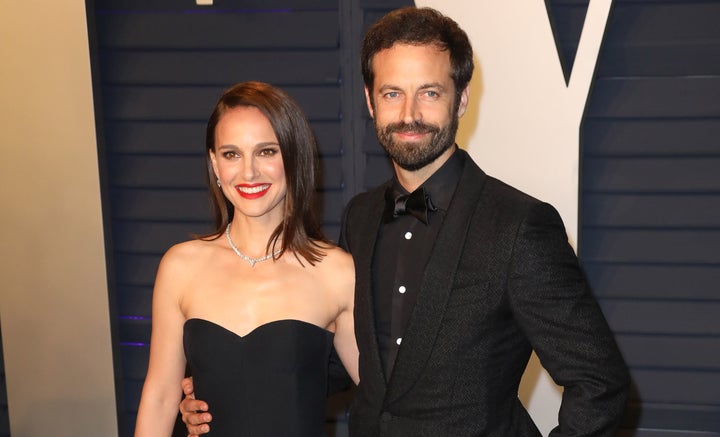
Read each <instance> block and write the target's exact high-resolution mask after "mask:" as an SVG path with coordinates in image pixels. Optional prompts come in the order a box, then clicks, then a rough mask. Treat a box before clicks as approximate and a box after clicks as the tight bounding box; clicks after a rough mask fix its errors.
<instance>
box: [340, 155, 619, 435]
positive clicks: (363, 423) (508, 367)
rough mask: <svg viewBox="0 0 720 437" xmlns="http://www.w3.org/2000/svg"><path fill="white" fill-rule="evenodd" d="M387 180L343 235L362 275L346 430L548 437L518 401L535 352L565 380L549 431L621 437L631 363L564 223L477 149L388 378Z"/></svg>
mask: <svg viewBox="0 0 720 437" xmlns="http://www.w3.org/2000/svg"><path fill="white" fill-rule="evenodd" d="M457 153H465V152H464V151H462V150H458V152H457ZM387 186H388V183H386V184H384V185H382V186H380V187H378V188H376V189H374V190H372V191H369V192H367V193H363V194H360V195H358V196H356V197H355V198H353V200H352V201H351V202H350V203H349V205H348V207H347V208H346V211H345V217H344V222H343V228H342V232H341V237H340V244H341V245H342V246H343V247H344V248H345V249H346V250H348V251H349V252H350V253H352V255H353V257H354V259H355V273H356V289H355V293H356V295H355V335H356V337H357V340H358V347H359V349H360V384H359V386H358V387H357V390H356V392H355V397H354V400H353V404H352V407H351V410H350V433H351V435H352V436H354V437H373V436H392V437H396V436H413V437H418V436H433V437H438V436H453V437H458V436H462V437H465V436H498V437H515V436H539V435H540V434H539V432H538V430H537V428H536V427H535V425H534V423H533V422H532V420H531V418H530V417H529V415H528V413H527V412H526V410H525V408H523V406H522V404H521V403H520V401H519V400H518V385H519V383H520V378H521V376H522V374H523V371H524V369H525V367H526V365H527V362H528V359H529V356H530V353H531V351H532V350H533V349H534V350H535V351H536V353H537V355H538V356H539V358H540V361H541V363H542V364H543V366H544V367H545V368H546V369H547V370H548V372H549V373H550V375H551V376H552V378H553V379H554V380H555V382H556V383H557V384H559V385H562V386H563V387H564V394H563V400H562V407H561V411H560V417H559V426H558V427H557V428H556V429H555V430H554V431H553V433H552V434H551V435H552V436H610V435H612V434H613V433H614V432H615V429H616V428H617V425H618V423H619V420H620V418H621V415H622V412H623V410H624V407H625V403H626V397H627V388H628V385H629V377H628V373H627V368H626V366H625V363H624V361H623V359H622V357H621V355H620V352H619V351H618V348H617V346H616V343H615V341H614V338H613V336H612V333H611V331H610V329H609V328H608V325H607V323H606V321H605V319H604V317H603V314H602V312H601V310H600V308H599V306H598V305H597V302H596V301H595V299H594V298H593V296H592V294H591V293H590V291H589V289H588V286H587V283H586V281H585V278H584V276H583V274H582V272H581V270H580V268H579V266H578V262H577V258H576V256H575V254H574V252H573V250H572V248H571V247H570V245H569V244H568V242H567V235H566V233H565V228H564V227H563V224H562V220H561V219H560V217H559V215H558V214H557V212H556V211H555V209H554V208H553V207H552V206H550V205H548V204H546V203H542V202H540V201H538V200H536V199H534V198H532V197H530V196H528V195H526V194H523V193H521V192H520V191H518V190H516V189H514V188H512V187H510V186H508V185H506V184H504V183H502V182H500V181H498V180H497V179H494V178H492V177H489V176H487V175H486V174H485V173H484V172H483V171H482V170H481V169H480V168H479V167H477V165H475V163H474V162H473V161H472V159H471V158H470V157H469V156H466V159H465V166H464V169H463V173H462V176H461V179H460V182H459V184H458V187H457V189H456V190H455V194H454V196H453V199H452V202H451V204H450V207H449V209H448V211H447V215H446V217H445V220H444V222H443V224H442V227H441V229H440V232H439V235H438V237H437V239H436V241H435V243H434V246H433V250H432V254H431V256H430V259H429V261H428V264H427V266H425V268H424V269H422V271H423V272H424V274H423V279H422V286H421V288H420V291H419V295H418V300H417V304H416V306H415V308H414V310H413V313H412V316H411V319H410V321H409V323H408V327H407V330H406V332H405V334H404V335H403V343H402V346H401V348H400V351H399V353H398V356H397V360H396V362H395V366H394V369H393V373H392V375H390V376H389V378H388V380H387V381H386V378H385V375H384V373H383V369H382V365H381V361H380V356H379V352H378V344H377V339H376V335H375V318H374V316H373V310H372V309H373V302H372V299H373V297H372V296H373V294H372V291H371V289H370V287H371V284H372V280H371V272H372V266H371V261H372V259H373V250H374V246H375V240H376V236H377V233H378V229H379V227H380V224H381V218H382V213H383V208H384V193H385V189H386V188H387Z"/></svg>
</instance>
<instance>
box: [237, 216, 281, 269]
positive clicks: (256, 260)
mask: <svg viewBox="0 0 720 437" xmlns="http://www.w3.org/2000/svg"><path fill="white" fill-rule="evenodd" d="M225 237H227V241H228V243H230V247H231V248H232V250H233V252H235V253H236V254H237V256H239V257H240V258H242V259H244V260H245V261H247V262H248V263H250V267H255V264H257V263H261V262H263V261H267V260H269V259H270V258H272V257H275V256H277V255H280V252H282V250H281V249H278V250H276V251H275V252H273V253H271V254H268V255H265V256H261V257H259V258H251V257H249V256H247V255H245V254H244V253H242V252H240V250H239V249H238V248H237V247H236V246H235V243H233V241H232V238H230V223H228V225H227V228H225Z"/></svg>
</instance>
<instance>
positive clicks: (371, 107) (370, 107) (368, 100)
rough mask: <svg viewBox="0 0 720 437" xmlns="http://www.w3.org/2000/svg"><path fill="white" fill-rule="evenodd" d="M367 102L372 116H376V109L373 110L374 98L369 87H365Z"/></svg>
mask: <svg viewBox="0 0 720 437" xmlns="http://www.w3.org/2000/svg"><path fill="white" fill-rule="evenodd" d="M365 103H366V104H367V108H368V112H369V113H370V117H372V118H375V111H374V110H373V105H372V99H371V98H370V90H368V88H367V87H365Z"/></svg>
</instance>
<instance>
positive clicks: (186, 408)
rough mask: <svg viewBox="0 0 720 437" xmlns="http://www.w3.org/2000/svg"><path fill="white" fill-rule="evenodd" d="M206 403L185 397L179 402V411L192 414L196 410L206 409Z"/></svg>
mask: <svg viewBox="0 0 720 437" xmlns="http://www.w3.org/2000/svg"><path fill="white" fill-rule="evenodd" d="M207 410H208V405H207V404H206V403H205V402H203V401H197V400H195V399H190V398H185V399H183V400H182V402H180V412H181V413H182V414H183V416H184V415H185V414H194V413H197V412H198V411H207Z"/></svg>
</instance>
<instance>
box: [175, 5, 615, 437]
mask: <svg viewBox="0 0 720 437" xmlns="http://www.w3.org/2000/svg"><path fill="white" fill-rule="evenodd" d="M472 56H473V54H472V48H471V46H470V43H469V41H468V38H467V35H466V34H465V32H463V31H462V30H461V29H460V28H459V27H458V26H457V24H456V23H455V22H454V21H452V20H451V19H449V18H448V17H445V16H443V15H442V14H440V13H438V12H437V11H435V10H433V9H428V8H420V9H418V8H405V9H400V10H396V11H394V12H391V13H390V14H388V15H387V16H385V17H384V18H383V19H381V20H380V21H379V22H378V23H376V24H375V25H373V26H372V27H371V28H370V30H369V31H368V33H367V35H366V37H365V40H364V42H363V47H362V69H363V79H364V82H365V92H366V98H367V104H368V109H369V111H370V114H371V115H372V117H373V120H374V123H375V128H376V132H377V135H378V139H379V141H380V143H381V144H382V145H383V147H384V148H385V150H386V151H387V153H388V155H389V156H390V157H391V159H392V162H393V166H394V169H395V177H394V178H393V179H392V180H391V181H388V182H387V183H385V184H383V185H381V186H380V187H378V188H376V189H374V190H372V191H369V192H367V193H363V194H360V195H358V196H356V197H355V198H354V199H353V200H352V201H351V202H350V204H349V205H348V207H347V208H346V211H345V218H344V222H343V229H342V233H341V245H343V246H344V247H345V248H346V249H347V250H348V251H349V252H350V253H352V255H353V258H354V259H355V271H356V276H357V277H356V295H355V335H356V337H357V340H358V347H359V349H360V384H359V386H358V387H357V390H356V393H355V397H354V399H353V404H352V407H351V411H350V424H349V426H350V433H351V435H353V436H356V437H373V436H392V437H395V436H425V435H426V436H498V437H510V436H539V435H540V433H539V431H538V430H537V427H536V426H535V425H534V423H533V422H532V420H531V418H530V417H529V415H528V413H527V412H526V410H525V409H524V407H523V406H522V404H521V403H520V401H519V400H518V398H517V392H518V386H519V383H520V378H521V376H522V374H523V371H524V369H525V366H526V365H527V362H528V359H529V357H530V354H531V351H532V350H533V349H534V350H535V351H536V353H537V355H538V356H539V358H540V361H541V362H542V364H543V366H544V367H545V368H546V369H547V370H548V372H549V373H550V375H551V376H552V377H553V379H554V380H555V382H556V383H558V384H559V385H562V386H563V387H564V393H563V400H562V406H561V409H560V415H559V425H558V427H557V428H555V429H554V430H553V431H552V433H551V435H552V436H610V435H613V434H614V432H615V430H616V428H617V426H618V424H619V421H620V417H621V415H622V412H623V410H624V407H625V403H626V399H627V389H628V384H629V377H628V373H627V368H626V366H625V364H624V361H623V359H622V356H621V354H620V352H619V351H618V348H617V346H616V344H615V341H614V339H613V336H612V333H611V331H610V329H609V328H608V326H607V323H606V321H605V319H604V317H603V315H602V312H601V311H600V308H599V306H598V305H597V302H596V301H595V299H594V298H593V296H592V294H591V292H590V290H589V288H588V285H587V283H586V281H585V279H584V276H583V274H582V272H581V270H580V268H579V266H578V262H577V258H576V256H575V254H574V253H573V251H572V248H571V247H570V246H569V244H568V242H567V235H566V234H565V230H564V227H563V224H562V221H561V219H560V217H559V215H558V214H557V212H556V211H555V209H554V208H552V207H551V206H550V205H548V204H546V203H543V202H540V201H538V200H536V199H534V198H532V197H530V196H528V195H525V194H523V193H521V192H519V191H517V190H515V189H514V188H512V187H510V186H508V185H506V184H504V183H502V182H500V181H498V180H497V179H494V178H492V177H490V176H487V175H486V174H485V173H484V172H483V171H482V170H480V168H478V167H477V165H476V164H475V163H474V162H473V161H472V159H471V158H470V156H468V154H467V153H466V152H464V151H462V150H460V149H458V147H457V146H456V145H455V134H456V131H457V127H458V120H459V118H460V117H461V116H462V115H463V114H464V112H465V110H466V107H467V102H468V83H469V81H470V78H471V76H472V70H473V60H472ZM408 194H409V197H408ZM184 402H185V403H187V405H183V406H182V410H183V411H184V412H185V414H184V417H185V420H186V422H192V423H197V421H198V420H199V419H201V418H202V417H203V416H202V415H194V416H190V415H189V414H188V412H189V411H192V410H193V409H195V408H196V407H197V403H193V402H197V401H187V400H186V401H184ZM205 414H207V413H205ZM189 430H191V431H193V432H194V431H197V430H198V428H195V427H192V426H190V427H189Z"/></svg>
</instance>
